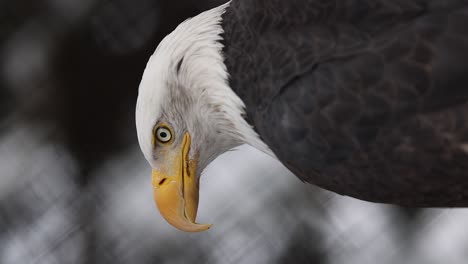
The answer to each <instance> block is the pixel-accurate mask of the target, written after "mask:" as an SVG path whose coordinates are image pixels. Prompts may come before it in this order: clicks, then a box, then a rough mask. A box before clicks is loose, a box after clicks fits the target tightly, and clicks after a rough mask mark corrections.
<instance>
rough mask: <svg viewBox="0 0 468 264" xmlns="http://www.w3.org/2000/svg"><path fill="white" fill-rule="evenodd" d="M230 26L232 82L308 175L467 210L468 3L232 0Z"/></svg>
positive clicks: (262, 130)
mask: <svg viewBox="0 0 468 264" xmlns="http://www.w3.org/2000/svg"><path fill="white" fill-rule="evenodd" d="M223 28H224V29H225V33H224V35H223V37H224V43H223V44H224V45H225V48H224V54H225V58H226V59H225V62H226V65H227V68H228V72H229V74H230V76H231V77H230V86H231V88H232V89H233V90H234V91H235V92H236V93H237V94H238V95H239V96H240V97H241V98H242V99H243V100H244V102H245V104H246V107H247V114H248V116H249V120H251V122H252V125H254V127H255V129H256V130H257V132H258V133H259V135H260V136H261V137H262V139H263V140H264V141H265V143H267V145H268V146H269V147H270V148H271V149H272V150H273V151H274V153H275V154H276V155H277V156H278V158H279V159H280V160H281V161H282V162H283V163H284V164H285V165H286V166H287V167H288V168H289V169H290V170H291V171H292V172H294V173H295V174H296V175H297V176H298V177H299V178H300V179H302V180H304V181H307V182H310V183H313V184H317V185H319V186H322V187H324V188H327V189H329V190H332V191H335V192H338V193H341V194H344V195H350V196H353V197H357V198H361V199H365V200H370V201H376V202H387V203H396V204H401V205H410V206H468V154H467V153H466V152H465V151H464V148H463V147H462V146H463V145H464V144H467V143H468V1H461V0H458V1H456V0H453V1H436V0H419V1H406V0H405V1H403V0H402V1H400V0H341V1H338V0H335V1H326V0H323V1H321V0H309V1H306V0H302V1H299V0H293V1H280V0H270V1H267V0H233V1H232V3H231V6H230V7H229V8H228V10H227V12H226V13H225V15H224V19H223ZM465 150H466V149H465Z"/></svg>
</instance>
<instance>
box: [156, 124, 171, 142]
mask: <svg viewBox="0 0 468 264" xmlns="http://www.w3.org/2000/svg"><path fill="white" fill-rule="evenodd" d="M155 136H156V139H157V140H158V141H159V142H161V143H169V142H170V141H171V140H172V132H171V130H170V129H169V128H167V127H164V126H161V127H158V128H157V129H156V132H155Z"/></svg>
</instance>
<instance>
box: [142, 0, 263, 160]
mask: <svg viewBox="0 0 468 264" xmlns="http://www.w3.org/2000/svg"><path fill="white" fill-rule="evenodd" d="M228 6H229V3H227V4H224V5H221V6H219V7H217V8H214V9H211V10H209V11H206V12H204V13H202V14H200V15H198V16H196V17H194V18H191V19H188V20H186V21H185V22H183V23H182V24H180V25H179V26H178V27H177V28H176V29H175V30H174V31H173V32H172V33H171V34H169V35H168V36H167V37H166V38H165V39H164V40H163V41H162V42H161V43H160V44H159V46H158V48H157V49H156V51H155V52H154V54H153V55H152V56H151V58H150V59H149V61H148V64H147V66H146V69H145V71H144V73H143V78H142V80H141V84H140V88H139V96H138V100H137V107H136V127H137V133H138V140H139V143H140V147H141V150H142V152H143V154H144V155H145V157H146V159H147V160H148V162H149V163H150V164H151V165H152V166H153V168H155V167H157V166H158V165H157V163H156V162H155V157H154V153H153V152H154V150H153V146H152V143H151V141H152V133H153V128H154V126H155V124H156V123H157V122H159V121H164V122H168V123H170V124H171V126H173V127H174V130H176V133H175V134H176V135H175V136H176V137H179V138H181V137H182V135H183V133H184V132H189V133H190V134H191V136H192V146H191V150H192V149H193V150H196V151H198V152H199V153H200V157H199V168H201V169H203V168H205V167H206V165H208V163H210V162H211V161H212V160H213V159H214V158H216V157H217V156H218V155H220V154H221V153H223V152H225V151H227V150H229V149H231V148H233V147H236V146H238V145H241V144H244V143H247V144H250V145H252V146H254V147H256V148H258V149H260V150H262V151H264V152H266V153H269V154H271V151H270V150H269V149H268V147H267V146H266V145H265V144H264V143H263V142H262V141H261V140H260V139H259V137H258V135H257V134H256V133H255V131H254V130H253V129H252V127H251V126H250V125H249V124H248V123H247V122H246V121H245V120H244V118H243V115H244V113H245V112H244V108H245V106H244V103H243V102H242V100H241V99H240V98H239V97H238V96H237V95H236V94H235V93H234V92H233V91H232V90H231V88H230V87H229V85H228V77H229V76H228V73H227V70H226V66H225V64H224V59H223V54H222V49H223V46H222V44H221V40H222V39H221V34H222V33H223V29H222V27H221V20H222V14H223V13H224V12H225V9H226V8H227V7H228ZM191 152H192V151H191ZM191 154H192V155H193V153H191Z"/></svg>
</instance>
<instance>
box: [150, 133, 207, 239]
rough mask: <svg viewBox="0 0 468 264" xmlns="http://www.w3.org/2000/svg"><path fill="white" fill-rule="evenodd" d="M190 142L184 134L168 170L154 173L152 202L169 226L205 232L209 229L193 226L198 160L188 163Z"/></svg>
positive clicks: (196, 203) (154, 171)
mask: <svg viewBox="0 0 468 264" xmlns="http://www.w3.org/2000/svg"><path fill="white" fill-rule="evenodd" d="M190 144H191V139H190V135H189V134H188V133H186V134H185V136H184V139H183V141H182V145H181V146H180V150H179V151H178V153H177V155H175V157H174V158H172V160H171V162H168V163H167V164H170V165H169V166H171V168H164V166H163V167H162V168H161V169H159V170H155V169H153V172H152V176H153V180H152V182H153V191H154V200H155V201H156V205H157V206H158V209H159V211H160V212H161V215H162V216H163V217H164V219H166V221H167V222H169V224H171V225H173V226H174V227H176V228H178V229H180V230H182V231H187V232H199V231H205V230H207V229H209V228H210V227H211V225H202V224H197V223H195V218H196V217H197V209H198V182H197V179H196V178H197V177H196V175H195V172H196V169H197V160H189V158H188V154H189V150H190Z"/></svg>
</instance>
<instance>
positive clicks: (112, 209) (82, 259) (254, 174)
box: [0, 0, 468, 264]
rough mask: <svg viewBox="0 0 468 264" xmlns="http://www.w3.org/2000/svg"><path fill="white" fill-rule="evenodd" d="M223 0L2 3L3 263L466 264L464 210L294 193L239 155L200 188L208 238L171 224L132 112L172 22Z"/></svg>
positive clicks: (283, 175) (277, 172)
mask: <svg viewBox="0 0 468 264" xmlns="http://www.w3.org/2000/svg"><path fill="white" fill-rule="evenodd" d="M223 2H224V1H220V0H211V1H208V0H203V1H202V0H198V1H188V0H179V1H166V0H164V1H163V0H113V1H110V0H80V1H76V0H43V1H27V0H15V1H8V0H1V1H0V263H5V264H10V263H15V264H16V263H47V264H49V263H51V264H55V263H57V264H62V263H223V264H224V263H331V264H340V263H343V264H344V263H346V264H349V263H351V264H352V263H359V264H363V263H364V264H365V263H369V264H374V263H424V264H430V263H451V264H453V263H468V210H465V209H424V210H423V209H410V208H401V207H396V206H390V205H379V204H372V203H367V202H363V201H359V200H355V199H352V198H349V197H342V196H338V195H336V194H333V193H330V192H327V191H324V190H321V189H319V188H316V187H314V186H312V185H304V184H302V183H301V182H300V181H299V180H298V179H297V178H296V177H294V176H293V175H291V174H290V173H289V172H288V171H287V170H286V169H285V168H284V167H282V166H281V165H280V164H278V162H276V161H274V160H272V159H270V158H269V157H267V156H265V155H264V154H262V153H260V152H258V151H256V150H254V149H252V148H249V147H246V146H242V147H240V148H239V149H238V150H236V151H232V152H229V153H226V154H225V155H223V156H221V157H220V158H219V159H217V160H216V161H215V162H214V163H213V164H212V165H210V166H209V167H208V169H207V170H206V171H205V172H204V176H203V178H202V182H201V197H200V199H201V200H200V210H199V221H200V222H202V223H213V224H214V226H213V228H212V229H211V230H209V231H208V232H203V233H197V234H190V233H183V232H180V231H178V230H176V229H174V228H172V227H171V226H169V225H168V224H167V223H166V222H165V221H164V220H163V219H162V218H161V216H160V215H159V212H158V211H157V209H156V206H155V205H154V203H153V198H152V193H151V179H150V168H149V166H148V165H147V163H146V161H145V160H144V158H143V156H142V154H141V153H140V150H139V147H138V144H137V140H136V133H135V125H134V108H135V101H136V96H137V89H138V85H139V81H140V78H141V75H142V72H143V69H144V68H145V65H146V61H147V59H148V58H149V56H150V55H151V54H152V53H153V51H154V50H155V48H156V46H157V44H158V42H159V41H160V40H161V39H162V38H163V37H164V36H165V35H166V34H168V33H169V32H170V31H172V30H173V29H174V28H175V27H176V25H177V24H178V23H180V22H182V21H183V20H185V19H186V18H188V17H190V16H193V15H195V14H197V13H199V12H201V11H203V10H206V9H209V8H211V7H214V6H217V5H219V4H221V3H223Z"/></svg>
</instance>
